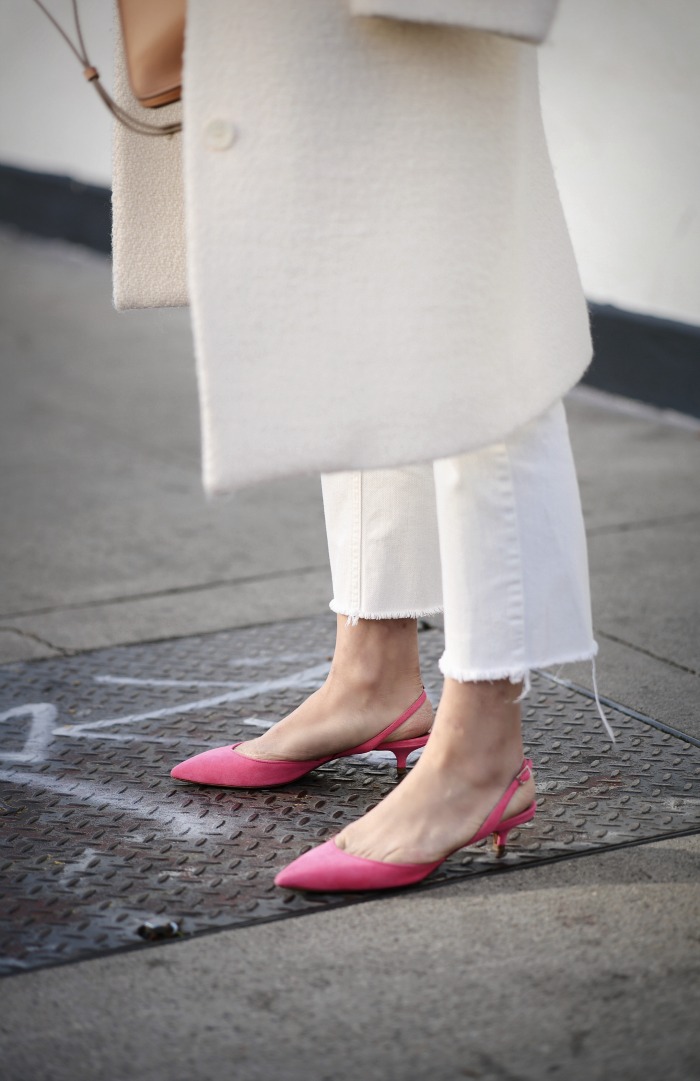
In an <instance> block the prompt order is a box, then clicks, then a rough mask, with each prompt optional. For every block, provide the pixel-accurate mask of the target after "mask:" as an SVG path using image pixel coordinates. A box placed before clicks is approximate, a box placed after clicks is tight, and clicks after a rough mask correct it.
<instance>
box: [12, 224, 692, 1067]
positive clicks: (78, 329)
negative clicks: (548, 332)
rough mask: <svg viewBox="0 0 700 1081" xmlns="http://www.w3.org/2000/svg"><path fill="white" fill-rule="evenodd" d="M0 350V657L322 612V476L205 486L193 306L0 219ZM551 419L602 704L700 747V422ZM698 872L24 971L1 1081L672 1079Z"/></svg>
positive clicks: (433, 902)
mask: <svg viewBox="0 0 700 1081" xmlns="http://www.w3.org/2000/svg"><path fill="white" fill-rule="evenodd" d="M0 344H1V349H0V364H1V365H2V381H3V393H2V396H1V397H0V421H1V423H0V442H1V444H2V455H3V459H2V460H3V463H4V468H3V470H2V474H1V476H0V505H1V506H2V507H3V514H2V515H0V537H1V541H0V544H1V547H2V553H3V568H4V573H3V575H2V589H1V594H0V660H2V661H12V660H24V659H30V658H41V657H50V656H56V655H61V654H62V653H66V652H72V651H80V650H87V649H93V648H97V647H100V646H104V645H113V644H120V643H138V642H145V641H150V640H154V639H157V638H171V637H175V636H183V635H190V634H194V633H198V632H205V631H213V630H219V629H223V628H230V627H235V626H246V625H249V624H252V623H264V622H269V621H272V620H279V619H284V618H291V617H295V616H303V615H314V614H316V613H320V612H324V611H326V610H327V600H328V597H329V595H330V582H329V573H328V566H327V555H326V551H325V536H324V528H323V515H322V508H321V501H320V490H319V484H318V480H317V478H308V479H307V478H302V479H295V480H293V481H285V482H279V483H276V484H273V485H267V486H264V487H260V488H256V489H252V490H250V491H247V492H244V493H241V494H238V495H237V496H235V497H234V498H233V499H230V500H227V501H224V502H217V503H209V504H208V503H207V502H206V501H205V500H204V498H203V496H202V494H201V489H200V483H199V467H198V436H197V406H196V388H195V385H194V377H193V364H192V357H191V341H190V332H189V326H188V316H187V313H186V312H183V311H166V312H138V313H131V314H128V315H125V314H122V315H117V314H116V313H114V312H113V311H112V309H111V302H110V268H109V264H108V262H107V260H106V259H104V258H103V257H101V256H97V255H93V254H90V253H87V252H83V251H81V250H79V249H73V248H70V247H69V246H66V245H61V244H54V243H50V242H39V241H35V240H31V239H27V238H24V237H17V236H13V235H11V234H8V233H5V234H3V235H2V236H0ZM568 410H569V417H570V422H571V429H572V437H573V442H574V450H575V453H576V458H577V463H578V468H579V475H580V481H581V489H582V495H583V501H584V508H585V513H586V520H587V526H588V533H589V544H590V559H591V570H592V581H593V594H594V617H595V626H596V634H597V637H598V640H599V643H600V659H599V664H598V680H599V685H600V689H601V693H603V694H604V695H606V696H608V697H610V698H611V699H614V700H615V701H617V702H619V703H622V704H624V705H626V706H628V707H631V708H633V709H636V710H638V711H640V712H641V713H644V714H647V715H649V716H651V717H653V718H655V719H656V720H658V721H661V722H663V723H666V724H669V725H671V726H673V727H675V728H677V729H680V730H682V731H684V732H687V733H689V734H691V735H693V736H695V738H700V708H699V701H700V698H699V694H698V691H699V689H700V649H699V648H698V647H699V644H700V614H699V612H698V601H697V594H698V588H697V583H698V581H699V580H700V556H699V554H698V545H697V543H696V540H695V535H696V530H697V526H698V521H700V494H699V491H698V480H697V478H698V476H700V424H699V423H698V422H696V421H690V420H685V419H684V418H682V417H677V416H665V415H662V414H659V413H658V412H657V411H655V410H652V409H648V408H645V407H637V406H635V405H632V404H630V403H626V402H624V401H620V400H616V399H609V398H607V397H606V396H604V395H601V394H599V393H596V392H591V391H587V390H579V391H577V392H575V393H574V395H572V397H571V399H570V401H569V406H568ZM564 674H565V675H567V677H569V678H572V679H574V680H575V681H576V682H578V683H580V684H581V685H583V686H588V687H589V686H590V666H587V665H584V666H572V668H570V669H569V670H568V671H567V672H566V673H564ZM698 827H699V829H700V815H699V819H698ZM699 872H700V842H699V841H698V838H697V837H685V838H678V839H676V840H672V841H666V842H662V843H655V844H648V845H644V846H641V847H639V848H635V849H629V850H626V851H623V852H610V853H606V854H604V855H601V856H589V857H586V858H583V859H577V860H575V861H572V862H570V863H566V864H559V865H556V866H549V867H538V868H532V869H528V870H523V871H522V872H520V871H519V872H518V873H517V874H511V875H502V876H498V877H495V878H493V877H491V878H487V879H481V880H477V881H471V882H469V883H464V884H460V885H458V886H449V887H442V888H440V889H436V890H434V891H432V892H430V893H425V894H422V895H420V896H414V897H411V896H410V895H406V896H405V897H398V898H396V897H395V898H390V899H386V900H381V901H376V902H374V903H372V904H369V905H359V906H356V907H354V908H351V909H347V908H346V909H342V910H340V911H336V912H328V911H325V912H318V913H315V914H313V915H311V916H304V917H300V918H298V919H292V920H287V921H284V922H281V923H275V924H265V925H262V926H258V927H251V928H242V929H240V930H236V931H232V932H221V933H218V934H216V935H213V936H211V937H205V938H201V939H197V940H194V941H190V942H183V943H178V944H171V945H168V946H167V947H163V948H158V949H156V950H148V951H143V952H138V953H131V954H126V955H122V956H109V957H105V958H102V959H99V960H96V961H89V962H83V963H79V964H74V965H71V966H67V967H62V968H54V969H46V970H43V971H38V972H33V973H29V974H26V975H21V976H17V977H14V978H12V979H11V980H6V981H4V982H3V984H2V995H3V1004H4V1005H3V1011H2V1019H1V1020H0V1031H2V1033H3V1036H4V1046H5V1051H4V1056H3V1062H4V1071H3V1072H4V1076H7V1077H8V1078H13V1079H14V1078H18V1079H19V1078H20V1077H21V1078H23V1079H26V1078H31V1079H32V1081H33V1079H35V1078H36V1079H40V1078H47V1079H48V1078H52V1079H54V1078H63V1077H66V1078H69V1077H70V1078H74V1079H75V1078H94V1077H98V1076H99V1077H103V1078H106V1079H110V1081H111V1079H121V1078H123V1077H125V1076H127V1075H128V1076H132V1077H137V1078H148V1079H151V1078H152V1079H161V1078H163V1079H174V1081H177V1079H179V1078H183V1079H184V1078H186V1077H188V1078H192V1077H194V1078H198V1079H199V1078H202V1079H204V1078H210V1077H212V1078H213V1077H218V1076H222V1075H228V1076H231V1077H235V1078H239V1077H240V1078H246V1079H247V1078H251V1079H253V1078H261V1079H262V1078H280V1079H284V1078H293V1079H296V1078H297V1077H298V1078H301V1077H311V1078H329V1079H334V1081H335V1079H344V1078H346V1077H347V1078H351V1077H352V1078H355V1077H367V1078H377V1079H381V1081H384V1079H389V1078H391V1079H393V1078H397V1079H400V1078H401V1079H402V1078H421V1079H422V1078H426V1079H428V1078H435V1079H442V1078H450V1079H451V1078H464V1077H466V1078H470V1077H474V1078H486V1079H491V1078H494V1079H496V1078H532V1079H536V1078H540V1077H544V1076H552V1077H565V1076H566V1077H568V1078H582V1079H588V1078H595V1079H597V1078H601V1079H603V1078H605V1079H606V1081H607V1079H609V1078H630V1079H633V1078H634V1079H636V1078H638V1077H641V1076H644V1077H645V1078H648V1079H653V1078H657V1077H658V1078H664V1079H673V1078H679V1079H685V1078H689V1077H691V1076H695V1075H697V1074H698V1071H699V1070H700V1042H699V1040H698V1036H697V1030H696V1025H695V1023H694V1021H695V1016H696V1014H697V1008H698V986H699V984H698V976H699V975H700V936H698V932H697V925H698V916H699V915H700V873H699Z"/></svg>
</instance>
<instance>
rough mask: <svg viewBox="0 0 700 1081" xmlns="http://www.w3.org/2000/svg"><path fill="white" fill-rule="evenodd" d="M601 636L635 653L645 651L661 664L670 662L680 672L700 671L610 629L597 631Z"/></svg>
mask: <svg viewBox="0 0 700 1081" xmlns="http://www.w3.org/2000/svg"><path fill="white" fill-rule="evenodd" d="M597 634H598V637H599V638H607V640H608V641H609V642H616V643H617V644H618V645H620V646H627V648H628V649H633V650H634V651H635V653H643V654H644V656H645V657H651V659H652V660H654V661H660V662H661V664H668V665H669V666H670V667H671V668H675V669H677V671H679V672H686V673H687V674H688V675H690V676H695V677H698V676H700V672H699V671H698V670H697V669H696V668H690V667H689V666H688V665H687V664H680V663H679V662H678V661H672V660H671V659H670V658H669V657H662V656H661V655H660V654H659V653H654V652H653V650H651V649H645V648H644V646H637V645H635V644H634V642H628V641H627V640H626V639H625V638H620V637H619V636H618V635H616V634H610V633H609V632H608V631H601V630H599V631H598V632H597Z"/></svg>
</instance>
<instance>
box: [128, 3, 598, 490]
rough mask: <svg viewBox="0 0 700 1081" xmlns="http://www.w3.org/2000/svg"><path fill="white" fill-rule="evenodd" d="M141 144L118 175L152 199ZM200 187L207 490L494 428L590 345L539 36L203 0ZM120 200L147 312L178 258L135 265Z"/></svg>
mask: <svg viewBox="0 0 700 1081" xmlns="http://www.w3.org/2000/svg"><path fill="white" fill-rule="evenodd" d="M354 2H355V3H356V4H357V2H358V0H354ZM378 2H379V0H378ZM382 2H383V0H382ZM399 6H400V5H399V4H398V3H397V4H396V5H395V7H396V10H397V11H398V9H399ZM413 6H414V5H411V4H410V3H406V5H405V7H406V9H407V10H409V11H410V9H411V8H412V7H413ZM443 6H444V9H445V11H447V12H448V14H449V12H450V11H452V10H453V9H454V10H456V9H457V7H458V5H457V0H454V3H452V4H445V5H443ZM418 7H420V8H421V11H422V12H423V14H424V13H425V11H426V10H428V9H429V4H428V3H427V0H426V3H424V4H421V5H415V10H416V11H417V10H418ZM132 138H133V139H140V143H141V144H144V143H145V142H148V145H147V146H140V147H139V153H140V154H141V155H142V157H141V159H140V161H139V164H138V168H137V167H136V166H135V165H134V164H133V162H132V165H131V170H132V171H131V173H128V172H127V171H126V170H122V172H121V174H119V173H118V174H117V182H118V183H119V182H120V181H119V176H121V183H122V184H128V183H129V182H131V180H132V179H133V178H134V177H136V178H138V179H139V180H140V182H141V183H142V184H143V186H144V189H145V196H143V197H145V198H149V192H150V193H152V191H153V187H154V184H155V182H156V180H157V178H159V177H160V178H161V179H162V178H163V170H164V163H163V160H162V159H161V160H158V159H157V158H156V154H157V153H158V147H157V146H156V147H153V146H152V145H151V144H152V143H156V140H150V141H147V140H144V139H143V137H138V136H134V137H132V136H130V134H129V133H126V135H125V136H123V137H122V141H121V144H120V145H121V146H122V148H123V147H124V145H125V144H126V143H128V141H129V140H130V139H132ZM166 142H167V141H166ZM160 153H161V154H164V153H165V151H164V150H162V149H161V151H160ZM173 156H174V155H173ZM146 158H151V161H147V160H146ZM172 168H173V181H174V182H175V180H176V165H175V162H174V161H173V163H172ZM184 183H185V191H186V221H187V270H188V282H189V290H188V291H189V297H190V302H191V304H192V315H193V326H194V332H195V344H196V353H197V362H198V374H199V386H200V400H201V406H202V434H203V468H204V482H205V486H206V487H207V489H208V490H209V491H210V492H214V493H223V492H227V491H231V490H233V489H235V488H237V487H240V486H243V485H246V484H250V483H253V482H256V481H259V480H264V479H267V478H271V477H276V476H280V475H286V474H294V473H302V472H311V471H313V472H317V471H324V472H332V471H335V470H343V469H361V468H368V467H391V466H395V465H405V464H408V463H412V462H420V461H426V460H429V459H434V458H440V457H446V456H449V455H452V454H456V453H459V452H463V451H467V450H470V449H472V448H475V447H479V446H484V445H487V444H489V443H493V442H495V441H498V440H500V439H503V438H504V436H506V435H507V434H508V433H509V432H512V431H513V430H514V429H516V428H517V427H518V426H520V425H522V424H524V423H525V422H527V421H528V420H530V419H531V418H532V417H534V416H537V415H538V414H539V413H541V412H542V411H543V410H544V409H546V408H547V406H549V405H550V404H551V403H552V402H553V401H555V400H557V399H558V398H560V397H561V396H562V394H563V393H564V392H565V391H566V390H567V389H569V387H571V386H572V385H573V384H574V383H575V382H576V381H577V380H578V378H579V377H580V375H581V373H582V372H583V370H584V369H585V367H586V365H587V364H588V362H589V360H590V355H591V345H590V337H589V330H588V316H587V311H586V306H585V302H584V298H583V294H582V290H581V285H580V282H579V278H578V273H577V269H576V264H575V260H574V257H573V253H572V250H571V245H570V242H569V238H568V233H567V230H566V226H565V223H564V218H563V214H562V210H561V206H560V202H559V198H558V194H557V191H556V186H555V183H554V178H553V174H552V168H551V164H550V161H549V157H548V153H547V148H546V143H545V139H544V132H543V128H542V122H541V115H540V106H539V88H538V77H537V55H536V49H535V48H534V47H533V46H531V45H526V44H522V43H520V42H516V41H513V40H509V39H507V38H505V37H497V36H496V35H493V34H487V33H482V32H480V31H473V30H468V29H463V28H461V27H455V26H452V25H429V24H427V23H425V22H423V21H419V22H410V21H403V20H400V19H394V18H367V17H364V16H362V15H353V14H352V12H351V8H350V4H349V2H348V0H295V2H294V3H293V4H292V3H288V2H287V0H208V2H207V3H206V4H191V5H190V7H189V10H188V26H187V43H186V50H185V69H184ZM149 185H150V188H149ZM127 200H128V196H127V194H126V193H121V195H119V194H118V195H117V200H116V203H115V206H116V208H117V209H120V210H121V211H122V212H120V213H119V214H118V215H117V216H116V217H115V230H116V235H117V238H120V236H121V234H122V231H124V235H125V237H126V234H127V233H128V237H129V239H128V241H127V240H126V239H124V241H123V246H122V254H121V256H120V260H119V267H120V270H119V272H118V281H119V283H120V294H119V297H118V303H120V304H121V306H126V305H125V303H124V301H125V298H126V297H127V296H128V297H129V298H130V301H129V302H130V303H137V302H138V299H139V297H141V298H142V302H144V303H153V302H154V301H153V300H152V299H148V297H149V293H148V289H149V282H147V281H145V280H144V279H145V278H147V277H148V275H147V274H145V273H144V266H148V267H150V268H151V270H152V272H153V274H154V277H156V276H157V275H159V274H161V272H162V273H164V274H165V277H159V278H158V281H157V283H155V282H154V283H153V285H152V286H150V288H151V296H152V295H153V293H154V292H157V293H158V294H159V295H163V293H167V274H168V270H169V268H168V266H167V259H166V260H161V259H160V256H159V258H158V264H159V265H158V268H155V262H156V260H155V257H154V254H153V253H151V252H149V253H147V254H146V256H145V258H146V262H145V263H144V262H143V261H142V260H143V258H144V255H143V244H142V241H141V237H140V236H139V234H138V231H137V230H136V228H135V227H134V223H133V222H131V221H127V220H126V215H125V214H124V213H123V211H124V210H125V208H126V205H127ZM161 210H162V208H161ZM159 212H160V211H156V213H159ZM164 235H165V236H166V237H167V240H168V241H170V243H171V247H172V257H173V258H172V264H173V267H174V274H173V280H172V285H173V290H172V294H171V295H170V298H169V302H171V303H180V302H182V299H183V290H182V283H181V278H180V275H179V270H178V268H179V266H180V258H181V255H180V253H181V250H182V234H181V232H180V231H179V229H178V228H174V227H173V225H172V221H171V222H170V223H165V224H164V227H163V229H162V230H161V239H160V245H161V246H160V248H159V251H163V250H165V249H166V248H167V242H165V243H164V241H163V236H164ZM120 243H122V241H121V240H120ZM127 247H128V248H129V258H131V259H133V265H134V267H135V268H136V266H137V265H138V266H139V267H140V269H139V270H138V273H137V274H136V273H135V277H134V284H133V288H129V289H128V288H127V285H126V281H125V277H126V274H127V269H126V264H127V255H126V248H127ZM159 302H160V303H163V302H166V301H159Z"/></svg>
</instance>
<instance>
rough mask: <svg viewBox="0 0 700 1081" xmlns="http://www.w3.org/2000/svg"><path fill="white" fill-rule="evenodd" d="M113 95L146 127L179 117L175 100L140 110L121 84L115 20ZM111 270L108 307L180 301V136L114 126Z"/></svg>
mask: <svg viewBox="0 0 700 1081" xmlns="http://www.w3.org/2000/svg"><path fill="white" fill-rule="evenodd" d="M114 35H115V65H114V97H115V99H116V101H117V103H118V104H119V105H121V106H123V108H125V109H126V110H127V112H129V113H131V114H132V115H133V116H136V117H138V118H139V119H140V120H145V121H146V122H147V123H148V124H170V123H173V122H174V121H175V120H179V119H180V118H181V115H182V105H181V103H180V102H177V103H176V104H174V105H168V106H166V107H165V108H163V109H144V108H142V106H141V105H140V104H139V102H138V101H137V100H136V98H134V96H133V95H132V93H131V89H130V87H129V80H128V78H127V73H126V64H125V62H124V54H123V49H122V43H121V33H120V27H119V19H118V18H115V19H114ZM112 157H113V161H112V165H113V168H112V174H113V179H112V220H113V227H112V275H113V286H114V305H115V307H116V308H117V309H118V310H120V311H121V310H124V309H128V308H162V307H171V306H177V305H182V304H187V259H186V244H185V205H184V203H185V199H184V191H183V185H182V137H181V135H179V134H178V135H168V136H158V137H157V138H153V136H150V135H136V134H135V133H134V132H132V131H130V130H128V129H127V128H125V127H123V126H122V125H121V124H115V125H114V142H113V155H112Z"/></svg>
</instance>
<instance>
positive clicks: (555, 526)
mask: <svg viewBox="0 0 700 1081" xmlns="http://www.w3.org/2000/svg"><path fill="white" fill-rule="evenodd" d="M322 484H323V501H324V509H325V515H326V529H327V532H328V548H329V553H330V562H331V572H332V576H333V594H334V595H333V600H332V601H331V608H332V609H333V611H334V612H338V613H342V614H345V615H347V616H348V617H349V619H350V621H351V622H353V623H355V622H357V620H358V619H398V618H401V617H404V618H406V617H420V616H429V615H432V614H434V613H437V612H441V611H444V616H445V652H444V653H443V656H442V658H441V660H440V669H441V671H442V673H443V675H445V676H450V677H451V678H452V679H456V680H460V681H466V680H493V679H504V678H508V679H510V680H512V681H513V682H518V681H520V680H521V679H522V680H524V681H525V685H526V688H527V687H528V686H529V671H530V669H531V668H541V667H547V666H550V665H558V664H563V663H565V662H567V661H577V660H589V659H592V658H593V657H594V656H595V654H596V652H597V645H596V642H595V640H594V638H593V631H592V625H591V608H590V591H589V582H588V559H587V554H586V538H585V533H584V527H583V518H582V514H581V502H580V497H579V491H578V484H577V480H576V472H575V468H574V462H573V457H572V454H571V445H570V443H569V433H568V427H567V422H566V415H565V412H564V405H563V403H562V402H557V404H556V405H554V406H553V407H552V408H551V409H549V410H548V411H547V412H546V413H544V414H543V415H542V416H541V417H538V418H537V419H536V420H534V421H531V422H530V423H529V424H527V425H525V426H524V427H523V428H521V429H519V430H518V431H517V432H516V433H514V434H513V435H512V436H511V437H510V438H509V439H508V440H507V441H506V442H504V443H497V444H493V445H492V446H489V447H486V448H485V449H483V450H478V451H473V452H471V453H469V454H463V455H460V456H459V457H456V458H444V459H441V460H439V461H436V462H433V463H428V464H425V465H416V466H409V467H407V468H402V469H377V470H368V471H362V472H346V473H332V474H326V475H324V476H323V478H322Z"/></svg>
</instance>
